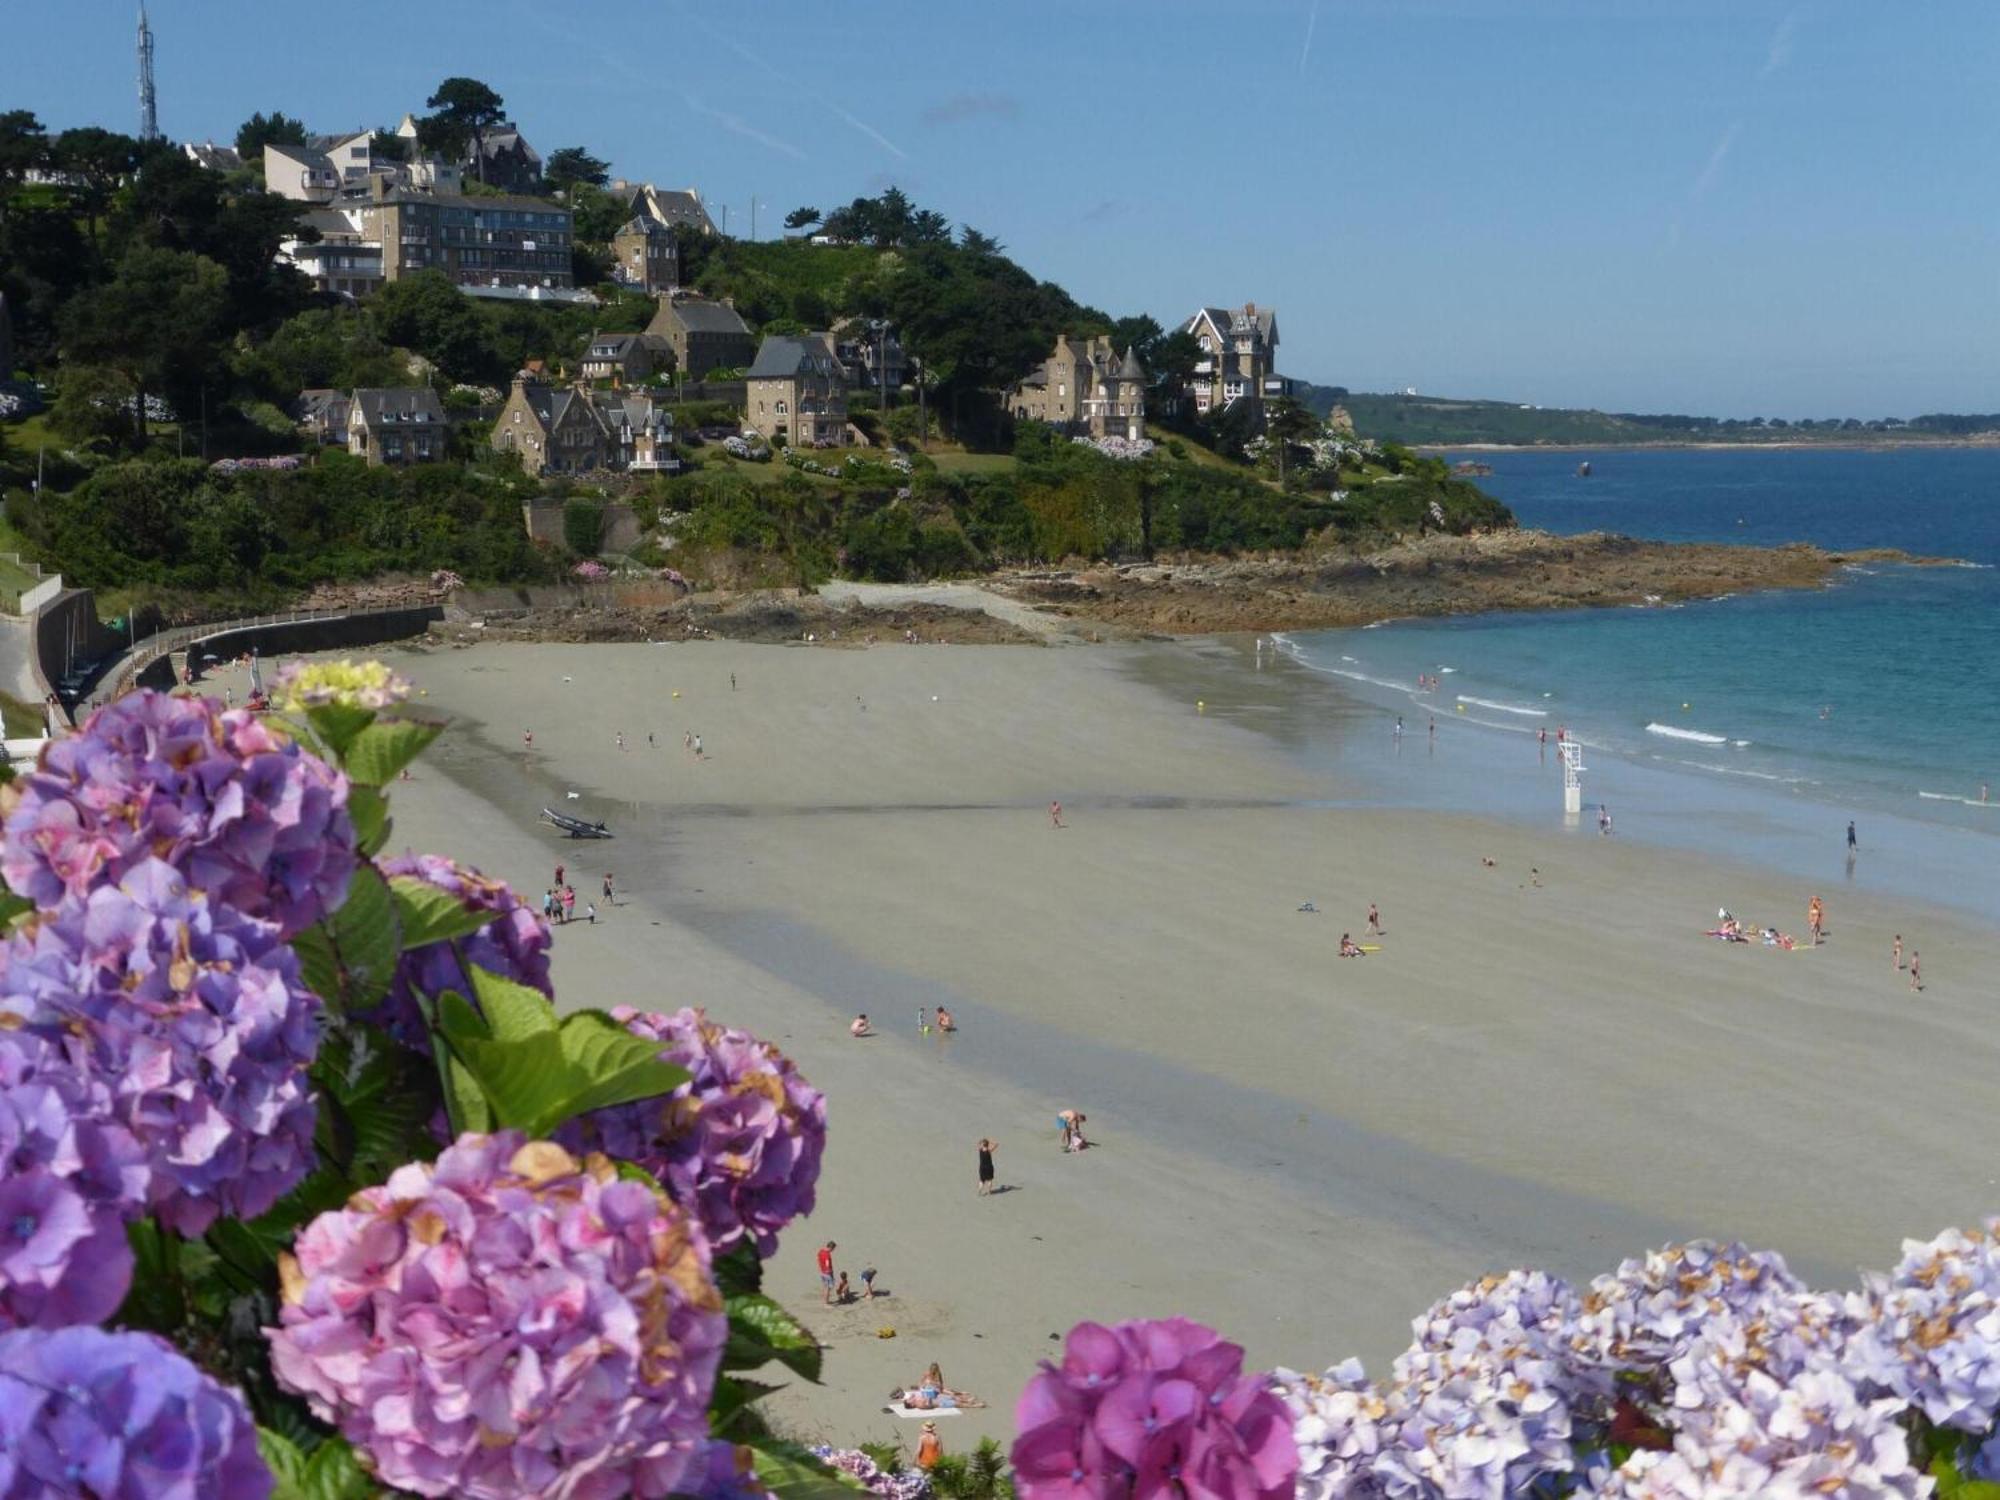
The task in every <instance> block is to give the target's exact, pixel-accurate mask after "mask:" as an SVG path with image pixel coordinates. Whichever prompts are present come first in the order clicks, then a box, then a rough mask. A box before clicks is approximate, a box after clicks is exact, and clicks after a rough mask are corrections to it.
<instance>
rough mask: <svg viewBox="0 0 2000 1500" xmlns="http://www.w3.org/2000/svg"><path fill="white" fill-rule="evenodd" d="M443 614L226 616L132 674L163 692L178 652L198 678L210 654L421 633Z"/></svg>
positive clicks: (415, 608) (294, 649)
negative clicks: (240, 618) (190, 662)
mask: <svg viewBox="0 0 2000 1500" xmlns="http://www.w3.org/2000/svg"><path fill="white" fill-rule="evenodd" d="M443 618H444V606H443V605H441V604H419V605H410V606H407V607H405V608H402V609H372V610H365V611H356V612H354V613H351V614H337V615H320V616H317V617H313V618H308V619H283V618H279V619H272V620H246V621H228V622H225V623H223V624H220V625H217V626H215V627H213V628H206V629H205V628H204V627H201V626H194V627H191V628H190V631H189V633H188V635H187V638H186V639H185V640H184V641H181V642H177V643H176V644H175V645H174V647H173V648H172V649H171V650H168V651H165V652H162V653H160V654H159V655H157V656H154V657H153V658H152V660H150V661H148V662H146V663H144V664H143V665H142V666H141V667H140V668H139V670H138V671H137V672H136V673H135V674H134V676H133V684H134V685H135V686H137V687H149V688H158V689H160V690H162V691H165V690H167V689H170V688H172V687H173V686H174V655H175V654H176V652H179V651H185V652H187V653H188V655H189V656H190V657H192V658H193V659H194V660H195V662H196V667H195V675H196V676H197V677H199V676H200V666H199V663H200V661H201V660H202V659H203V658H206V657H210V656H214V657H219V658H221V659H222V660H224V661H230V660H233V659H234V658H236V657H238V656H242V655H244V654H245V653H246V652H249V651H253V650H254V651H256V652H257V653H258V654H259V655H261V656H272V655H287V654H297V653H299V652H304V651H338V650H340V649H342V648H343V647H353V646H376V645H380V644H381V643H382V642H384V641H400V640H406V639H408V638H409V637H410V636H413V635H422V634H423V633H424V632H425V631H426V630H428V629H429V628H430V625H431V622H432V621H433V620H442V619H443Z"/></svg>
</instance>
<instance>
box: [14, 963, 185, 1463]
mask: <svg viewBox="0 0 2000 1500" xmlns="http://www.w3.org/2000/svg"><path fill="white" fill-rule="evenodd" d="M33 1014H35V1012H33V1011H31V1010H30V1009H29V1008H28V1007H26V1006H25V1005H24V1004H23V1003H22V1002H21V1001H20V1000H19V999H18V998H16V997H14V996H10V995H7V994H4V993H0V1329H5V1328H19V1327H44V1328H56V1327H61V1326H62V1325H64V1324H66V1323H94V1322H97V1321H99V1320H101V1319H104V1318H108V1317H110V1316H111V1314H112V1313H114V1312H116V1311H117V1310H118V1304H119V1303H121V1302H123V1301H124V1300H125V1293H126V1290H127V1289H128V1288H129V1287H130V1286H131V1284H132V1247H131V1244H130V1243H129V1242H128V1241H127V1239H126V1237H125V1223H126V1221H127V1220H128V1219H132V1218H136V1217H137V1216H138V1215H139V1213H140V1212H141V1211H142V1210H143V1209H144V1207H145V1202H146V1185H147V1181H148V1173H147V1170H146V1154H145V1152H144V1150H143V1149H142V1148H141V1147H140V1145H139V1143H138V1142H137V1141H135V1140H134V1139H133V1138H132V1136H131V1134H130V1132H128V1131H127V1130H125V1129H124V1128H123V1127H122V1126H120V1125H118V1124H116V1123H115V1122H114V1121H113V1120H112V1118H111V1093H110V1090H109V1089H108V1088H107V1087H106V1086H105V1085H104V1084H103V1083H102V1082H100V1081H98V1080H96V1079H94V1078H91V1077H89V1076H87V1075H85V1074H83V1073H80V1072H78V1071H77V1069H76V1068H75V1067H73V1066H72V1065H71V1064H70V1061H69V1059H68V1058H67V1057H66V1056H65V1055H64V1054H63V1053H62V1051H61V1050H60V1048H59V1047H57V1045H56V1044H55V1043H53V1042H51V1041H49V1040H47V1039H46V1038H44V1037H43V1036H42V1035H40V1034H39V1032H38V1031H35V1030H31V1029H29V1028H28V1024H27V1023H28V1021H29V1019H30V1017H31V1016H32V1015H33ZM0 1436H4V1434H0ZM5 1493H7V1491H6V1488H5V1486H4V1485H0V1494H5Z"/></svg>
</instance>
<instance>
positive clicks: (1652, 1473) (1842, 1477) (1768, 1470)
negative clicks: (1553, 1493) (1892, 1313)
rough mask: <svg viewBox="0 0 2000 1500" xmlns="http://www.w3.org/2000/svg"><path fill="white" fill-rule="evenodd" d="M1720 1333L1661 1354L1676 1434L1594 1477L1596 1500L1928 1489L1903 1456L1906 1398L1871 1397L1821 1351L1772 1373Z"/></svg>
mask: <svg viewBox="0 0 2000 1500" xmlns="http://www.w3.org/2000/svg"><path fill="white" fill-rule="evenodd" d="M1718 1323H1719V1331H1720V1332H1721V1333H1722V1334H1723V1335H1724V1336H1723V1337H1722V1338H1719V1339H1709V1338H1698V1339H1696V1340H1695V1341H1694V1343H1693V1344H1692V1345H1691V1346H1690V1347H1689V1348H1688V1349H1687V1351H1686V1352H1684V1353H1682V1354H1680V1355H1678V1356H1676V1357H1675V1358H1674V1359H1673V1360H1672V1361H1671V1363H1670V1364H1669V1365H1668V1370H1669V1372H1670V1374H1671V1376H1672V1379H1673V1383H1674V1394H1673V1405H1674V1411H1675V1436H1674V1444H1673V1447H1672V1448H1671V1449H1670V1450H1664V1451H1662V1450H1647V1449H1641V1450H1639V1451H1638V1452H1635V1453H1634V1454H1632V1455H1631V1457H1630V1458H1628V1459H1627V1460H1626V1461H1625V1463H1624V1464H1623V1465H1621V1466H1620V1467H1619V1468H1617V1469H1615V1470H1611V1471H1609V1472H1607V1473H1604V1474H1602V1475H1600V1476H1598V1478H1597V1482H1596V1483H1595V1484H1594V1485H1593V1486H1592V1487H1591V1489H1590V1490H1589V1493H1590V1494H1592V1495H1595V1496H1600V1497H1604V1500H1767V1497H1797V1500H1814V1497H1820V1496H1835V1497H1852V1500H1864V1497H1865V1500H1887V1497H1891V1496H1901V1497H1908V1500H1917V1497H1920V1496H1925V1495H1928V1494H1930V1493H1931V1488H1932V1481H1931V1480H1930V1478H1929V1477H1928V1476H1926V1475H1925V1474H1923V1473H1922V1472H1921V1471H1920V1470H1918V1469H1917V1468H1915V1467H1914V1466H1913V1465H1912V1464H1911V1461H1910V1450H1909V1439H1908V1433H1907V1431H1906V1430H1905V1428H1904V1426H1903V1423H1902V1420H1901V1419H1902V1414H1903V1412H1904V1410H1905V1409H1906V1403H1905V1402H1903V1401H1902V1400H1901V1399H1899V1398H1897V1397H1894V1396H1884V1397H1878V1398H1874V1399H1870V1398H1869V1397H1868V1396H1867V1395H1866V1394H1865V1393H1864V1392H1863V1391H1862V1390H1860V1389H1859V1388H1857V1386H1856V1384H1855V1382H1854V1381H1853V1380H1852V1379H1851V1378H1850V1377H1849V1376H1848V1375H1847V1374H1846V1373H1844V1372H1843V1371H1842V1370H1841V1369H1840V1368H1838V1367H1837V1366H1836V1365H1835V1364H1833V1363H1832V1362H1830V1361H1829V1360H1824V1359H1816V1360H1815V1361H1814V1362H1813V1363H1812V1364H1811V1365H1810V1366H1809V1367H1807V1368H1805V1369H1800V1370H1795V1371H1791V1372H1789V1373H1787V1374H1785V1375H1783V1376H1774V1375H1772V1374H1771V1373H1769V1372H1768V1371H1766V1370H1764V1369H1761V1368H1759V1367H1758V1366H1757V1365H1756V1364H1755V1363H1748V1364H1746V1363H1745V1362H1744V1361H1743V1359H1742V1357H1741V1356H1742V1351H1741V1349H1740V1348H1732V1343H1733V1342H1734V1341H1733V1340H1732V1339H1731V1338H1730V1337H1729V1336H1728V1335H1729V1333H1730V1331H1731V1330H1730V1326H1729V1325H1730V1320H1729V1319H1727V1318H1723V1319H1719V1320H1718Z"/></svg>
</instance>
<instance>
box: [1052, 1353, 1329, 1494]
mask: <svg viewBox="0 0 2000 1500" xmlns="http://www.w3.org/2000/svg"><path fill="white" fill-rule="evenodd" d="M1015 1420H1016V1425H1017V1426H1018V1428H1019V1430H1020V1435H1019V1436H1018V1437H1016V1438H1015V1440H1014V1471H1015V1478H1016V1485H1017V1487H1018V1489H1019V1492H1020V1494H1021V1495H1022V1497H1023V1500H1104V1497H1111V1496H1118V1497H1130V1500H1154V1497H1160V1500H1181V1497H1184V1496H1204V1497H1212V1500H1253V1497H1255V1500H1285V1497H1288V1496H1290V1495H1291V1494H1292V1488H1293V1480H1294V1478H1295V1476H1296V1475H1297V1473H1298V1467H1299V1454H1298V1449H1297V1447H1296V1446H1295V1444H1294V1441H1293V1435H1292V1414H1291V1411H1290V1409H1289V1408H1288V1407H1287V1406H1286V1405H1285V1402H1284V1400H1283V1398H1281V1397H1280V1396H1279V1395H1278V1394H1277V1392H1276V1391H1274V1390H1273V1389H1272V1388H1271V1382H1270V1377H1269V1376H1268V1375H1245V1374H1244V1373H1243V1350H1242V1349H1241V1348H1240V1347H1239V1346H1238V1345H1235V1344H1230V1343H1225V1342H1224V1341H1223V1340H1222V1339H1221V1338H1220V1337H1218V1336H1217V1334H1216V1333H1215V1330H1213V1329H1211V1328H1205V1327H1203V1326H1202V1325H1201V1324H1199V1323H1192V1322H1189V1321H1188V1320H1187V1319H1185V1318H1167V1319H1159V1320H1141V1321H1138V1322H1132V1323H1121V1324H1119V1325H1118V1326H1117V1327H1116V1328H1106V1327H1104V1326H1103V1325H1102V1324H1099V1323H1079V1324H1077V1325H1076V1327H1074V1328H1072V1329H1071V1330H1070V1331H1069V1338H1068V1340H1067V1341H1066V1342H1065V1344H1064V1346H1063V1361H1062V1363H1061V1364H1060V1365H1052V1364H1044V1365H1043V1366H1042V1373H1041V1374H1039V1375H1037V1376H1036V1377H1035V1378H1034V1379H1033V1380H1031V1381H1029V1382H1028V1387H1027V1389H1026V1390H1025V1391H1023V1392H1022V1393H1021V1402H1020V1406H1019V1408H1018V1409H1017V1411H1016V1413H1015Z"/></svg>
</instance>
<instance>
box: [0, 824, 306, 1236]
mask: <svg viewBox="0 0 2000 1500" xmlns="http://www.w3.org/2000/svg"><path fill="white" fill-rule="evenodd" d="M5 956H6V967H5V969H4V971H0V996H3V997H4V1001H3V1002H0V1003H5V1004H6V1005H8V1006H9V1008H10V1009H12V1010H14V1011H16V1012H18V1013H20V1014H22V1015H24V1016H26V1017H28V1018H29V1019H28V1022H27V1024H28V1026H29V1027H30V1029H32V1030H35V1031H36V1032H38V1033H39V1034H41V1035H43V1036H44V1037H45V1039H46V1040H48V1041H49V1042H50V1044H51V1045H54V1046H57V1047H59V1048H61V1049H62V1051H63V1052H64V1053H65V1055H66V1056H67V1057H68V1059H69V1062H70V1065H71V1066H72V1067H73V1068H74V1070H75V1071H76V1072H77V1073H79V1074H80V1075H83V1076H85V1077H87V1078H89V1079H91V1080H94V1081H95V1082H96V1083H97V1084H99V1085H101V1086H102V1087H103V1088H104V1089H105V1090H108V1092H109V1095H110V1116H111V1118H112V1119H114V1120H115V1121H116V1122H117V1123H118V1124H120V1125H122V1126H123V1127H124V1128H125V1129H126V1130H127V1131H129V1132H130V1134H131V1136H132V1137H133V1138H134V1139H135V1140H136V1141H138V1143H139V1144H140V1146H141V1147H142V1148H143V1149H144V1151H145V1156H146V1162H147V1165H148V1166H149V1167H150V1169H151V1173H150V1176H151V1181H150V1199H151V1204H152V1206H153V1207H154V1208H156V1209H157V1210H158V1211H159V1213H160V1215H161V1217H162V1218H163V1219H164V1220H165V1221H166V1222H167V1223H168V1224H170V1225H171V1226H172V1227H173V1228H174V1229H176V1230H178V1231H179V1232H180V1233H181V1234H184V1235H190V1236H192V1235H198V1234H200V1233H202V1232H203V1231H204V1230H206V1229H207V1228H208V1226H209V1225H210V1224H211V1223H213V1222H214V1220H215V1218H216V1216H217V1215H218V1214H219V1213H228V1214H231V1215H234V1216H237V1217H239V1218H246V1219H248V1218H255V1217H256V1216H257V1215H258V1214H261V1213H263V1212H264V1211H265V1210H266V1209H268V1208H270V1207H271V1205H272V1204H274V1203H276V1202H277V1201H278V1199H279V1198H281V1197H283V1196H284V1194H285V1193H287V1192H288V1191H290V1190H291V1188H292V1187H293V1186H295V1185H296V1184H297V1183H298V1182H299V1181H300V1180H301V1179H302V1178H303V1177H304V1176H305V1175H306V1173H307V1172H308V1171H309V1170H311V1167H312V1162H313V1123H314V1116H315V1109H314V1101H313V1096H312V1092H311V1087H310V1083H309V1081H308V1078H307V1069H308V1067H309V1066H310V1065H311V1063H312V1060H313V1057H314V1055H315V1053H316V1052H317V1051H318V1048H319V1011H320V1004H319V1000H318V998H317V997H316V996H315V995H313V994H312V992H311V991H309V990H307V989H305V988H304V987H303V986H302V985H301V984H300V982H299V977H298V961H297V959H296V958H295V957H294V956H293V954H292V951H291V949H289V948H288V947H286V946H285V945H284V943H283V942H282V941H281V939H280V937H279V933H278V929H277V928H276V927H275V926H273V925H272V924H270V923H268V922H258V921H254V920H252V919H250V918H248V917H244V916H240V915H238V914H237V913H235V912H233V911H231V910H230V909H229V908H228V907H227V906H222V905H219V904H216V903H213V902H211V901H210V900H209V899H208V898H207V897H205V896H203V895H202V894H200V893H199V892H194V891H190V890H189V889H188V886H187V883H186V882H185V881H184V880H183V879H182V877H181V875H180V874H179V872H177V871H175V870H174V869H172V868H170V867H169V866H167V865H166V864H163V863H161V862H160V861H159V860H155V859H149V860H144V861H141V862H140V863H138V864H135V865H133V866H131V867H130V868H129V869H128V870H127V871H126V873H125V876H124V879H123V880H122V881H121V882H120V884H119V886H118V887H117V888H116V889H113V888H111V887H108V886H100V887H98V888H97V889H95V890H93V891H92V892H91V893H90V895H89V898H88V900H87V901H85V902H84V903H82V904H81V905H77V904H71V905H70V906H68V907H66V908H64V909H62V910H60V911H57V912H54V913H49V914H45V915H44V916H43V917H42V918H41V919H39V920H37V921H35V922H33V923H31V924H30V925H29V926H28V928H27V929H26V930H24V931H22V932H19V933H17V934H16V935H15V936H14V938H13V939H12V941H11V942H10V944H9V946H8V948H7V949H6V954H5Z"/></svg>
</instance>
